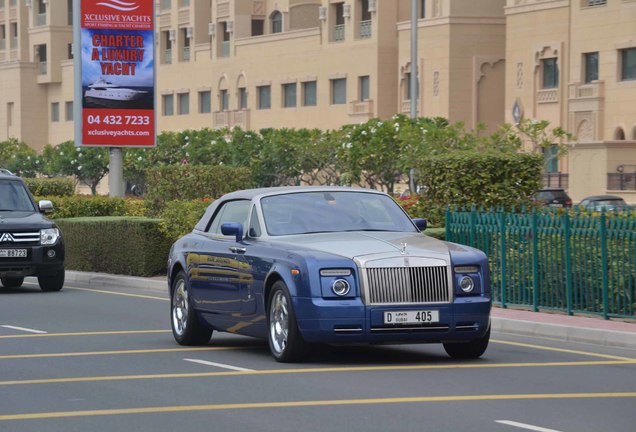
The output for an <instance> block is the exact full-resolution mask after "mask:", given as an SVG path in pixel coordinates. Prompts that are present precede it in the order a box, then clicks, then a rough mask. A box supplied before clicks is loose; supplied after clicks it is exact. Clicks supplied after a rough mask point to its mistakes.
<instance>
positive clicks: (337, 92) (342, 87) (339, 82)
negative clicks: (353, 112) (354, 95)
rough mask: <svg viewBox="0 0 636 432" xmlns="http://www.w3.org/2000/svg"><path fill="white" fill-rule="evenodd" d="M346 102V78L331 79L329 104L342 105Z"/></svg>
mask: <svg viewBox="0 0 636 432" xmlns="http://www.w3.org/2000/svg"><path fill="white" fill-rule="evenodd" d="M345 103H347V79H346V78H338V79H332V80H331V104H332V105H342V104H345Z"/></svg>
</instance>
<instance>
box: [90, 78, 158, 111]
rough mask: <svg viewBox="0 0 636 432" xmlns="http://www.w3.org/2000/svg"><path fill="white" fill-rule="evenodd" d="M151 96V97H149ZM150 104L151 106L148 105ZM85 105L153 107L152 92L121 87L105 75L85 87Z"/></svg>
mask: <svg viewBox="0 0 636 432" xmlns="http://www.w3.org/2000/svg"><path fill="white" fill-rule="evenodd" d="M149 96H150V97H149ZM148 103H149V104H150V106H149V107H148V106H146V105H148ZM84 106H85V107H109V108H152V97H151V92H150V91H149V90H148V89H145V88H144V90H139V89H136V88H127V87H120V86H118V85H116V84H113V83H112V82H110V81H107V80H106V79H104V78H103V77H100V78H98V79H97V80H96V81H95V82H93V83H92V84H90V85H89V86H88V87H85V91H84Z"/></svg>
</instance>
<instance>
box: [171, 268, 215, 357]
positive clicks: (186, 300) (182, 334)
mask: <svg viewBox="0 0 636 432" xmlns="http://www.w3.org/2000/svg"><path fill="white" fill-rule="evenodd" d="M170 311H171V313H170V316H171V320H170V322H171V323H172V335H173V336H174V339H175V340H176V341H177V342H178V343H179V344H180V345H190V346H191V345H205V344H207V343H208V342H209V341H210V337H212V330H211V329H209V328H206V327H204V326H203V325H202V324H201V322H200V321H199V318H198V317H197V313H196V311H195V310H194V308H193V307H192V303H191V300H190V296H189V295H188V281H187V279H186V275H185V273H184V272H183V271H180V272H179V274H177V276H176V277H175V278H174V282H173V283H172V299H171V301H170Z"/></svg>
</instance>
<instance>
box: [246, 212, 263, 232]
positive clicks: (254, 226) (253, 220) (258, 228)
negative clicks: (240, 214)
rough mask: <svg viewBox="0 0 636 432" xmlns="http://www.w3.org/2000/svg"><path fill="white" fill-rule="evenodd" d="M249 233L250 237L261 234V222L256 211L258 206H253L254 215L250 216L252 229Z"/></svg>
mask: <svg viewBox="0 0 636 432" xmlns="http://www.w3.org/2000/svg"><path fill="white" fill-rule="evenodd" d="M248 235H249V236H250V237H260V236H261V224H260V222H259V220H258V214H257V213H256V206H254V207H252V217H251V218H250V230H249V233H248Z"/></svg>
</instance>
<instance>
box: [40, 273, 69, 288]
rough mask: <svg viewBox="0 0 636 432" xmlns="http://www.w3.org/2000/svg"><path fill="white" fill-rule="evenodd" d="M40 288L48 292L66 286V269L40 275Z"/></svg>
mask: <svg viewBox="0 0 636 432" xmlns="http://www.w3.org/2000/svg"><path fill="white" fill-rule="evenodd" d="M38 284H40V289H41V290H42V291H46V292H53V291H59V290H61V289H62V287H63V286H64V269H61V270H59V271H58V272H57V273H55V274H53V275H46V276H38Z"/></svg>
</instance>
